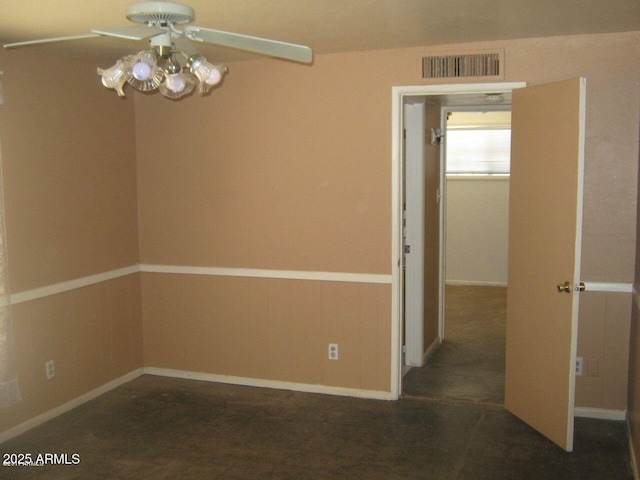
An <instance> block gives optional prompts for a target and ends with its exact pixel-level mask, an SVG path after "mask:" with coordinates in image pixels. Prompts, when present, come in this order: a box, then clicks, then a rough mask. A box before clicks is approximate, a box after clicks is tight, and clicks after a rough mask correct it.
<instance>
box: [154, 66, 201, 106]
mask: <svg viewBox="0 0 640 480" xmlns="http://www.w3.org/2000/svg"><path fill="white" fill-rule="evenodd" d="M195 86H196V79H195V78H194V77H193V75H192V74H190V73H186V72H185V73H183V72H178V73H165V76H164V81H163V82H162V84H161V85H160V87H159V90H160V93H161V94H162V95H164V96H165V97H167V98H171V99H173V100H178V99H179V98H182V97H184V96H186V95H189V94H190V93H191V92H192V91H193V89H194V88H195Z"/></svg>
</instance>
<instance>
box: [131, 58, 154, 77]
mask: <svg viewBox="0 0 640 480" xmlns="http://www.w3.org/2000/svg"><path fill="white" fill-rule="evenodd" d="M131 73H132V74H133V76H134V77H135V79H136V80H140V81H141V82H144V81H145V80H149V77H150V76H151V65H149V64H148V63H147V62H144V61H142V60H141V61H139V62H138V63H136V64H135V65H134V66H133V68H132V69H131Z"/></svg>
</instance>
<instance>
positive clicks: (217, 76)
mask: <svg viewBox="0 0 640 480" xmlns="http://www.w3.org/2000/svg"><path fill="white" fill-rule="evenodd" d="M220 80H222V72H220V70H218V69H217V68H215V67H214V68H212V69H211V71H210V72H209V75H208V76H207V78H206V79H205V82H206V83H208V84H209V85H216V84H218V83H220Z"/></svg>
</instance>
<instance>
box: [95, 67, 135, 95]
mask: <svg viewBox="0 0 640 480" xmlns="http://www.w3.org/2000/svg"><path fill="white" fill-rule="evenodd" d="M98 75H101V76H102V84H103V85H104V86H105V87H107V88H111V89H113V90H115V91H116V92H118V96H119V97H124V90H123V89H122V87H123V86H124V84H125V82H126V81H127V80H128V79H129V76H130V75H131V63H130V57H125V58H121V59H120V60H118V61H117V62H116V64H115V65H114V66H112V67H110V68H107V69H105V70H103V69H102V68H98Z"/></svg>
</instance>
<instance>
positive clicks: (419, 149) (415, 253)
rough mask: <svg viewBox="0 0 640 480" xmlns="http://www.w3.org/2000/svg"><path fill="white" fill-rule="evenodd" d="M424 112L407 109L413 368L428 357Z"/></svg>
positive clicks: (408, 323) (409, 349)
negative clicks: (425, 313) (426, 330)
mask: <svg viewBox="0 0 640 480" xmlns="http://www.w3.org/2000/svg"><path fill="white" fill-rule="evenodd" d="M424 108H425V102H424V99H421V98H415V99H414V98H412V99H410V100H408V101H407V102H406V104H405V106H404V129H405V160H404V161H405V167H404V176H405V178H404V184H405V188H404V191H405V198H404V205H405V206H404V225H405V227H404V266H405V269H404V284H405V289H404V292H405V293H404V294H405V298H404V304H405V308H404V317H405V318H404V321H405V328H404V335H405V339H404V346H405V362H404V363H405V365H407V366H411V367H421V366H422V363H423V362H422V356H423V353H424V327H423V324H424V320H423V319H424V228H425V215H424V207H425V205H424V187H425V172H424V167H425V163H424V157H425V134H424V132H425V121H424Z"/></svg>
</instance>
